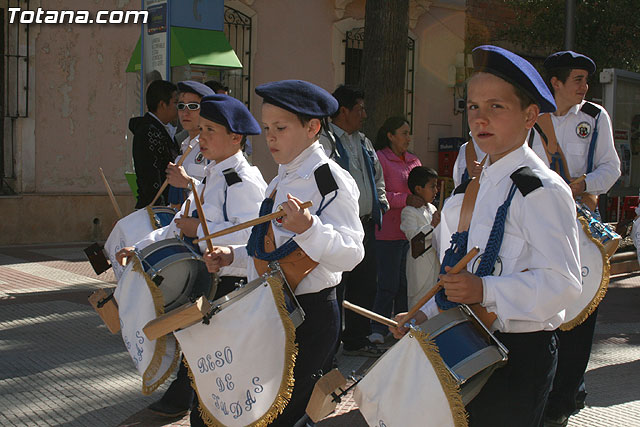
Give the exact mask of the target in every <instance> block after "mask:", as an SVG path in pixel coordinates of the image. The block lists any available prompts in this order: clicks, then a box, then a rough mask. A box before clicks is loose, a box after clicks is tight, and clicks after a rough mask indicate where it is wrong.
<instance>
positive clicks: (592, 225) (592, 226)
mask: <svg viewBox="0 0 640 427" xmlns="http://www.w3.org/2000/svg"><path fill="white" fill-rule="evenodd" d="M576 210H577V212H578V217H582V218H584V219H585V221H587V225H588V226H589V230H590V231H591V236H593V238H595V239H596V240H597V241H598V242H600V244H601V245H602V246H603V247H604V250H605V252H606V254H607V256H609V257H611V255H613V254H614V253H615V252H616V250H617V249H618V246H619V245H620V240H621V238H620V235H619V234H618V233H616V232H615V231H613V229H612V228H611V227H610V226H609V225H607V224H605V223H603V222H602V221H600V220H599V219H598V218H596V216H595V215H593V214H592V213H591V211H590V210H589V208H588V207H586V206H585V204H584V203H582V202H576Z"/></svg>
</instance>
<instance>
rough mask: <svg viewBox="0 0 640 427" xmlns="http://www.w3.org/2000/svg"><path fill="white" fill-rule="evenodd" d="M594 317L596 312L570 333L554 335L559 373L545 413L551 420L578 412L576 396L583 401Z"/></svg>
mask: <svg viewBox="0 0 640 427" xmlns="http://www.w3.org/2000/svg"><path fill="white" fill-rule="evenodd" d="M597 317H598V309H596V310H595V311H594V312H593V313H591V315H590V316H589V317H587V320H585V321H584V322H583V323H582V324H580V325H578V326H576V327H575V328H573V329H571V330H570V331H566V332H565V331H560V330H558V331H557V334H558V369H557V370H556V376H555V378H554V379H553V388H552V389H551V393H550V394H549V400H548V401H547V409H546V414H547V415H548V416H550V417H552V418H556V417H558V416H561V415H566V416H569V415H571V414H572V413H574V412H575V410H576V409H578V408H577V405H576V400H578V395H579V394H582V396H581V399H582V400H584V395H586V392H585V391H584V373H585V371H586V370H587V364H588V363H589V356H590V355H591V345H592V343H593V334H594V331H595V329H596V319H597Z"/></svg>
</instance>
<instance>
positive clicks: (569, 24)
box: [564, 0, 576, 50]
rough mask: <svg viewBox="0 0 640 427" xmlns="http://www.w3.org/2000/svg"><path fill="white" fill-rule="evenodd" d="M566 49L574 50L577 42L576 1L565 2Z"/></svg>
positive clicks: (568, 0) (566, 0)
mask: <svg viewBox="0 0 640 427" xmlns="http://www.w3.org/2000/svg"><path fill="white" fill-rule="evenodd" d="M565 4H566V9H565V28H564V48H565V50H573V46H574V44H575V40H576V0H565Z"/></svg>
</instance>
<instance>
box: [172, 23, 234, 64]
mask: <svg viewBox="0 0 640 427" xmlns="http://www.w3.org/2000/svg"><path fill="white" fill-rule="evenodd" d="M187 64H190V65H209V66H212V67H226V68H242V63H241V62H240V60H239V59H238V57H237V56H236V53H235V52H234V51H233V49H232V48H231V45H230V44H229V41H227V37H226V36H225V35H224V32H222V31H212V30H200V29H197V28H184V27H171V66H172V67H177V66H180V65H187Z"/></svg>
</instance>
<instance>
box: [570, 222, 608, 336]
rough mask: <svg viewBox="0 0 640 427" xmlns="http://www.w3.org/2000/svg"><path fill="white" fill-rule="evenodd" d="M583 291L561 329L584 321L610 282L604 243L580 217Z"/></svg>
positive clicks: (571, 306) (579, 232) (596, 305)
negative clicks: (596, 237) (592, 234)
mask: <svg viewBox="0 0 640 427" xmlns="http://www.w3.org/2000/svg"><path fill="white" fill-rule="evenodd" d="M578 226H579V228H580V229H581V230H580V231H578V234H579V239H580V265H581V271H580V274H581V276H582V293H581V294H580V297H579V298H578V299H577V300H575V301H574V302H573V304H571V305H570V306H569V307H567V309H566V313H565V318H564V319H565V322H564V323H563V324H562V325H560V329H561V330H563V331H567V330H570V329H573V328H574V327H576V326H578V325H579V324H580V323H582V322H584V321H585V320H586V319H587V317H588V316H589V315H590V314H591V313H593V311H594V310H595V309H596V307H598V304H600V301H601V300H602V298H603V297H604V295H605V293H606V292H607V286H608V284H609V259H608V257H607V255H606V253H605V250H604V248H603V246H602V244H601V243H600V242H599V241H598V240H597V239H595V238H593V237H592V236H591V232H590V231H589V227H588V226H587V223H586V221H585V220H584V219H581V218H578Z"/></svg>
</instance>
